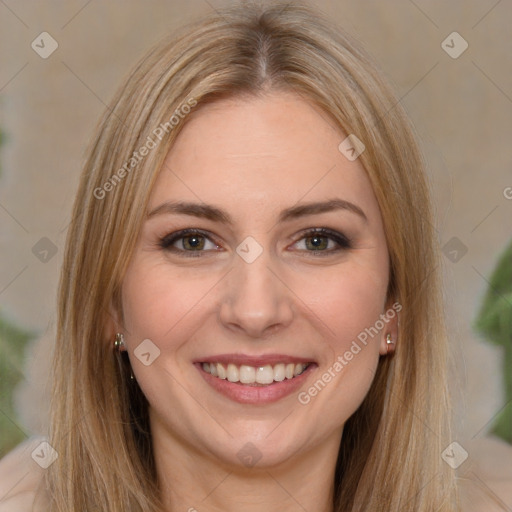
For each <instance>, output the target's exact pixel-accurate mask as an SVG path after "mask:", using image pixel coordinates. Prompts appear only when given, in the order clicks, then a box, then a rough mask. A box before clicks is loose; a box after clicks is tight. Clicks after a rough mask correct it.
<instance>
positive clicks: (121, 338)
mask: <svg viewBox="0 0 512 512" xmlns="http://www.w3.org/2000/svg"><path fill="white" fill-rule="evenodd" d="M121 347H124V336H123V335H122V334H121V333H120V332H118V333H116V339H115V340H114V348H115V349H116V350H117V351H118V352H121Z"/></svg>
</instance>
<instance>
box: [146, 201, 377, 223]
mask: <svg viewBox="0 0 512 512" xmlns="http://www.w3.org/2000/svg"><path fill="white" fill-rule="evenodd" d="M336 210H346V211H349V212H352V213H355V214H356V215H358V216H359V217H361V218H362V219H363V220H364V221H365V222H368V218H367V217H366V215H365V213H364V211H363V210H362V209H361V208H360V207H359V206H357V205H355V204H354V203H351V202H349V201H345V200H344V199H338V198H336V199H330V200H328V201H317V202H311V203H302V204H298V205H295V206H292V207H290V208H286V209H285V210H283V211H282V212H281V213H280V214H279V219H278V221H279V222H286V221H291V220H294V219H298V218H300V217H305V216H307V215H315V214H320V213H327V212H332V211H336ZM164 214H181V215H191V216H194V217H201V218H204V219H209V220H212V221H214V222H220V223H223V224H227V225H231V226H232V225H233V224H234V222H233V218H232V217H231V216H230V215H229V214H228V213H227V212H225V211H224V210H222V209H220V208H218V207H216V206H213V205H210V204H206V203H191V202H186V201H177V202H175V201H166V202H164V203H162V204H161V205H159V206H157V207H156V208H154V209H153V210H151V211H150V212H149V213H148V214H147V219H150V218H152V217H155V216H157V215H164Z"/></svg>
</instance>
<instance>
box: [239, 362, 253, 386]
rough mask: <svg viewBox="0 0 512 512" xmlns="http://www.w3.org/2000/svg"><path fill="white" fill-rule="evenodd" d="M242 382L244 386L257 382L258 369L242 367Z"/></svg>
mask: <svg viewBox="0 0 512 512" xmlns="http://www.w3.org/2000/svg"><path fill="white" fill-rule="evenodd" d="M240 382H241V383H242V384H252V383H254V382H256V368H254V366H246V365H245V364H243V365H242V366H240Z"/></svg>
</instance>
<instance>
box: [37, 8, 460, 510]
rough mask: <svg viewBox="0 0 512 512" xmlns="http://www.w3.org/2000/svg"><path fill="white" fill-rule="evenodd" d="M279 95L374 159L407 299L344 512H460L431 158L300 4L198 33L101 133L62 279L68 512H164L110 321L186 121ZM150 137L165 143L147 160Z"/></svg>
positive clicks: (378, 79)
mask: <svg viewBox="0 0 512 512" xmlns="http://www.w3.org/2000/svg"><path fill="white" fill-rule="evenodd" d="M270 90H272V91H276V90H282V91H292V92H296V93H298V94H300V95H302V96H303V97H304V98H306V99H308V100H309V101H311V102H314V103H315V104H316V105H318V106H319V107H321V108H322V109H323V110H324V111H325V112H326V113H327V114H328V115H329V116H330V117H331V119H332V120H333V122H334V123H336V125H338V126H339V127H340V128H341V129H342V130H343V131H344V132H345V133H346V134H355V135H356V136H357V137H358V138H359V139H360V140H362V141H363V142H364V144H365V146H366V149H365V151H364V152H363V153H362V154H361V156H360V157H359V158H360V160H361V162H362V163H363V165H364V167H365V169H366V171H367V173H368V176H369V179H370V181H371V183H372V186H373V189H374V192H375V196H376V198H377V201H378V204H379V206H380V209H381V213H382V218H383V221H384V227H385V233H386V237H387V243H388V249H389V255H390V262H391V263H390V265H391V273H390V282H389V289H388V296H389V297H388V298H389V299H392V300H393V301H398V302H400V304H401V305H402V310H401V314H400V325H399V334H398V340H399V342H398V345H397V348H396V352H395V354H394V356H393V357H392V358H382V359H381V361H380V363H379V366H378V369H377V373H376V376H375V379H374V382H373V384H372V386H371V389H370V391H369V393H368V395H367V396H366V398H365V400H364V402H363V403H362V405H361V407H360V408H359V409H358V410H357V411H356V412H355V413H354V414H353V416H352V417H351V418H350V419H349V420H348V421H347V423H346V424H345V427H344V432H343V440H342V443H341V447H340V452H339V456H338V463H337V467H336V474H335V482H334V484H335V495H334V497H335V499H334V504H333V507H334V510H335V511H336V512H349V511H356V510H357V511H359V512H362V511H366V512H375V511H376V510H378V511H389V512H396V511H399V510H407V511H414V512H427V511H428V512H432V511H434V510H435V511H440V512H448V511H453V510H456V508H455V505H454V503H455V501H454V499H453V497H454V484H453V482H454V476H453V474H452V470H451V469H450V468H449V467H448V465H447V464H445V463H444V462H443V460H442V458H441V453H442V451H443V449H444V448H445V447H446V445H447V444H448V443H449V442H450V440H449V437H448V436H449V429H448V424H449V421H448V418H449V404H448V397H447V391H446V388H447V386H446V370H445V364H446V359H447V349H446V334H445V330H444V322H443V308H442V302H441V293H440V283H439V278H438V267H439V261H438V256H437V255H438V250H437V246H436V239H435V236H434V228H433V220H432V214H431V209H430V202H429V201H430V200H429V194H428V187H427V185H426V182H425V176H424V164H423V162H422V158H421V156H420V153H419V151H418V149H417V145H416V142H415V138H414V136H413V134H412V131H411V128H410V126H409V122H408V121H407V118H406V116H405V114H404V113H403V111H402V108H401V106H400V104H399V102H398V101H397V99H396V98H395V97H394V96H393V94H392V93H391V92H390V90H389V88H388V86H387V85H386V83H385V82H384V80H383V78H382V76H381V74H380V73H379V72H378V71H377V70H376V67H375V64H374V63H373V62H372V61H371V60H370V58H369V57H368V56H367V55H366V53H365V52H364V51H363V49H362V48H361V47H360V46H359V45H358V44H357V43H356V42H354V41H353V40H351V39H350V38H349V37H348V36H347V35H345V34H344V33H343V31H342V30H340V28H339V27H337V26H334V25H331V24H330V23H329V22H327V21H326V20H325V19H324V17H322V16H320V15H318V14H317V13H316V12H315V11H313V10H311V9H310V8H309V7H307V6H306V5H303V4H297V3H296V2H293V3H290V4H283V3H273V4H269V5H267V6H261V5H257V4H247V3H246V4H243V5H240V6H237V7H230V8H227V9H223V10H222V11H220V12H219V11H218V12H217V13H213V14H212V15H210V16H208V17H207V18H203V19H202V20H200V21H198V22H195V23H194V24H191V25H189V26H187V27H184V28H183V29H181V31H180V32H179V33H178V34H177V35H174V36H173V37H172V38H169V39H166V40H164V41H162V42H161V43H159V44H158V45H156V46H155V47H154V48H153V49H152V50H151V51H150V52H149V53H148V54H147V56H146V57H145V58H144V59H143V60H142V61H141V62H140V63H139V64H138V65H137V66H136V67H135V69H134V70H133V72H132V73H131V74H130V75H129V76H128V78H127V80H126V81H125V83H124V85H123V86H122V88H121V89H120V90H119V91H118V93H117V95H116V96H115V99H114V101H113V103H112V104H111V106H112V110H111V111H110V110H109V111H107V112H106V113H105V116H104V118H103V119H102V120H101V122H100V124H99V127H98V131H97V135H96V137H95V140H94V142H93V144H92V146H91V149H90V153H89V157H88V160H87V162H86V164H85V167H84V169H83V172H82V175H81V180H80V185H79V190H78V193H77V197H76V201H75V204H74V210H73V220H72V223H71V225H70V227H69V232H68V237H67V244H66V250H65V259H64V264H63V269H62V275H61V281H60V292H59V311H58V313H59V318H58V333H57V343H56V351H55V361H54V388H53V403H52V416H51V418H52V419H51V432H50V443H51V444H52V446H53V447H54V448H55V449H56V450H57V452H58V453H59V458H58V459H57V461H56V462H55V463H54V464H53V465H52V466H51V467H50V468H49V470H48V471H47V476H46V485H47V489H48V490H49V493H50V494H49V495H50V499H51V510H52V511H58V512H60V511H62V512H64V511H66V512H69V511H84V510H87V511H93V510H101V511H115V512H122V511H130V512H135V511H145V512H149V511H157V510H161V507H162V504H161V503H160V498H159V490H158V484H157V478H156V474H155V468H154V462H153V454H152V446H151V437H150V435H149V429H148V415H147V402H146V401H145V398H144V396H143V395H142V392H141V391H140V389H139V388H138V386H137V385H136V384H133V383H130V379H129V377H128V378H127V376H126V368H125V366H123V365H120V364H119V360H118V359H117V357H116V356H115V355H114V351H113V349H112V342H113V338H112V334H113V333H110V332H108V330H107V328H106V326H107V325H108V324H107V321H108V318H109V315H110V314H111V312H112V311H113V310H114V311H117V312H118V313H119V314H120V315H121V316H122V304H121V300H120V290H121V283H122V280H123V275H124V272H125V269H126V267H127V264H128V262H129V260H130V258H131V255H132V253H133V250H134V247H135V244H136V242H137V239H138V235H139V230H140V227H141V224H142V221H143V220H144V217H145V215H146V209H147V203H148V199H149V196H150V193H151V191H152V188H153V184H154V182H155V178H156V176H157V174H158V172H159V170H160V169H161V167H162V163H163V159H164V158H165V156H166V154H167V152H168V151H169V149H170V147H171V145H172V143H173V141H174V140H175V138H176V136H177V135H178V134H179V132H180V130H181V129H182V127H183V126H184V124H185V123H186V122H188V121H189V120H190V119H191V118H192V117H193V116H194V113H195V112H197V110H198V109H200V108H201V105H203V104H205V103H207V102H211V101H215V100H216V99H219V98H222V97H229V96H233V95H238V94H240V95H263V94H265V92H267V91H270ZM187 104H188V105H189V106H190V107H189V108H188V109H186V108H185V107H184V106H185V105H187ZM185 114H186V115H185ZM171 119H172V120H173V121H172V122H171V121H170V120H171ZM165 123H167V124H165ZM158 127H160V128H161V130H160V131H159V132H156V131H155V130H156V129H157V128H158ZM162 127H165V128H166V129H165V130H163V128H162ZM157 133H158V134H159V135H158V136H157V135H156V134H157ZM160 135H161V137H160ZM149 139H151V140H152V141H153V142H154V143H155V146H154V147H151V148H150V150H149V151H148V152H147V153H146V154H145V156H144V157H140V159H137V162H136V163H134V162H133V161H132V160H131V159H132V158H133V154H134V152H139V150H140V148H141V147H142V146H144V145H146V146H148V145H149ZM160 139H161V140H160ZM340 142H341V141H340ZM140 153H142V152H140ZM121 169H124V172H123V171H121Z"/></svg>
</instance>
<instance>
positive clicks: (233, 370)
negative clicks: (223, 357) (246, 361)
mask: <svg viewBox="0 0 512 512" xmlns="http://www.w3.org/2000/svg"><path fill="white" fill-rule="evenodd" d="M226 377H227V379H228V380H229V382H238V381H239V380H240V379H239V376H238V368H237V367H236V366H235V365H234V364H228V368H227V370H226Z"/></svg>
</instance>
